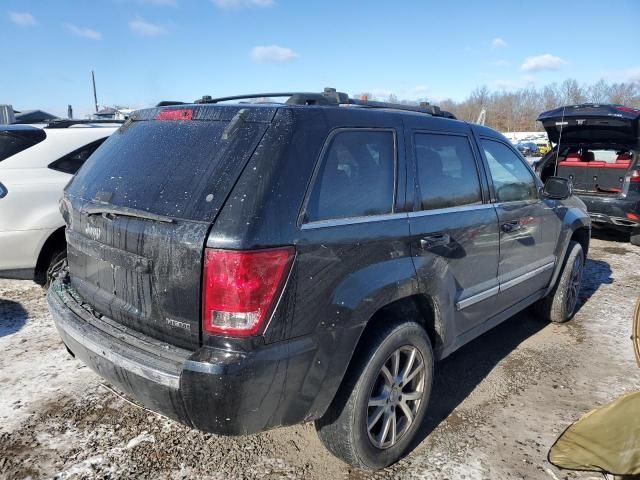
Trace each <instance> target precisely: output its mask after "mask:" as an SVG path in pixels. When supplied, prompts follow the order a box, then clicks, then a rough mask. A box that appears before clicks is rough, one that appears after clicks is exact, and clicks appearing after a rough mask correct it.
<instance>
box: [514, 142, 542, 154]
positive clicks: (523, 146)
mask: <svg viewBox="0 0 640 480" xmlns="http://www.w3.org/2000/svg"><path fill="white" fill-rule="evenodd" d="M516 148H517V149H518V151H519V152H520V153H521V154H522V155H524V156H525V157H533V156H535V155H538V146H537V145H536V144H535V143H533V142H520V143H518V144H517V145H516Z"/></svg>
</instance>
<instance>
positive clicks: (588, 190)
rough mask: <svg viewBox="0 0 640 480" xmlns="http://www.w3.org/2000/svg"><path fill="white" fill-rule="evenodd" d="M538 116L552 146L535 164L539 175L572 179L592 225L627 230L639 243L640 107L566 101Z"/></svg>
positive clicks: (632, 238)
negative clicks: (568, 103)
mask: <svg viewBox="0 0 640 480" xmlns="http://www.w3.org/2000/svg"><path fill="white" fill-rule="evenodd" d="M538 120H539V121H540V122H542V125H543V126H544V128H545V129H546V131H547V133H548V135H549V140H551V141H552V142H553V143H554V144H555V145H556V146H555V147H554V148H553V150H552V151H550V152H549V153H548V154H547V155H545V156H544V157H543V158H542V159H541V160H540V161H539V162H538V163H537V164H536V171H537V172H538V174H539V175H540V178H542V180H543V181H544V180H545V179H546V178H547V177H549V176H552V175H558V176H561V177H564V178H568V179H569V180H571V182H572V184H573V189H574V191H575V193H576V194H577V195H578V196H579V197H580V198H581V199H582V201H584V203H585V204H586V206H587V209H588V210H589V215H591V220H592V222H593V224H594V226H599V227H604V228H612V229H616V230H622V231H627V232H629V233H630V234H631V243H633V244H634V245H640V161H639V160H638V158H639V157H640V128H639V126H638V124H639V123H640V110H639V109H635V108H629V107H625V106H622V105H596V104H591V103H590V104H581V105H569V106H566V107H560V108H557V109H555V110H550V111H548V112H544V113H541V114H540V116H539V117H538Z"/></svg>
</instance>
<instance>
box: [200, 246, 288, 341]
mask: <svg viewBox="0 0 640 480" xmlns="http://www.w3.org/2000/svg"><path fill="white" fill-rule="evenodd" d="M294 255H295V250H294V248H293V247H284V248H275V249H269V250H250V251H232V250H217V249H210V248H207V249H206V250H205V253H204V272H203V285H202V330H203V331H204V332H205V333H211V334H215V335H229V336H238V337H246V336H250V335H256V334H259V333H262V332H263V331H264V327H265V325H264V324H265V322H266V321H267V320H268V318H269V315H271V313H272V312H273V308H274V307H275V303H276V301H277V298H278V296H279V293H280V291H281V290H282V287H283V285H284V283H285V281H286V278H287V276H288V274H289V270H290V269H291V264H292V262H293V257H294Z"/></svg>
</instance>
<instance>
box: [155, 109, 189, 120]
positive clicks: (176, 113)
mask: <svg viewBox="0 0 640 480" xmlns="http://www.w3.org/2000/svg"><path fill="white" fill-rule="evenodd" d="M192 118H193V110H192V109H190V108H179V109H170V110H160V112H159V113H158V115H156V120H173V121H180V120H183V121H185V120H191V119H192Z"/></svg>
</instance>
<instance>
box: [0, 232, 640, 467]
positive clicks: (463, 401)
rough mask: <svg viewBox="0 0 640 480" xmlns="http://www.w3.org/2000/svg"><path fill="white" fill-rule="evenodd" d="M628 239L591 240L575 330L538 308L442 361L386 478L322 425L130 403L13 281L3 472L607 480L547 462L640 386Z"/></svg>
mask: <svg viewBox="0 0 640 480" xmlns="http://www.w3.org/2000/svg"><path fill="white" fill-rule="evenodd" d="M620 240H621V239H620V238H617V237H608V236H607V237H602V236H601V237H600V239H594V240H593V241H592V249H591V251H590V254H589V257H590V259H589V261H588V263H587V267H586V272H585V282H584V285H583V290H582V293H581V298H582V305H581V308H580V310H579V311H578V313H577V315H576V317H575V319H574V320H573V321H572V322H570V323H568V324H565V325H549V324H546V323H544V322H542V321H540V320H538V319H536V318H535V317H534V316H533V315H532V314H531V312H529V311H525V312H523V313H521V314H519V315H517V316H515V317H513V318H511V319H510V320H508V321H507V322H505V323H503V324H502V325H500V326H499V327H497V328H495V329H494V330H492V331H491V332H489V333H487V334H485V335H484V336H482V337H480V338H478V339H477V340H475V341H473V342H471V343H470V344H468V345H466V346H465V347H464V348H462V349H461V350H460V351H458V352H456V353H455V354H454V355H452V356H451V357H449V358H447V359H446V360H444V361H442V362H441V363H439V364H437V365H436V380H435V385H434V389H433V397H432V401H431V405H430V413H429V416H428V418H427V421H426V423H425V425H424V428H423V431H422V434H421V436H420V443H419V445H418V446H417V447H416V448H415V450H414V451H413V452H412V453H411V454H410V455H408V456H407V457H406V458H405V459H404V460H402V461H401V462H399V463H398V464H397V465H394V466H393V467H391V468H389V469H387V470H384V471H382V472H378V473H376V474H375V475H367V474H364V473H362V472H358V471H353V470H352V469H350V468H349V467H348V466H347V465H345V464H343V463H341V462H340V461H338V460H336V459H335V458H333V457H332V456H330V455H329V454H328V453H327V452H326V451H325V450H324V449H323V447H322V445H321V444H320V442H319V440H318V439H317V438H316V436H315V431H314V429H313V426H312V425H301V426H296V427H290V428H283V429H280V430H275V431H271V432H267V433H263V434H260V435H254V436H248V437H238V438H224V437H218V436H215V435H207V434H202V433H199V432H195V431H191V430H189V429H187V428H185V427H183V426H181V425H179V424H177V423H175V422H173V421H171V420H167V419H165V418H163V417H161V416H159V415H156V414H154V413H152V412H149V411H147V410H145V409H142V408H140V407H138V406H136V405H134V404H132V403H129V402H128V401H125V400H124V399H122V398H120V397H119V396H117V395H116V394H115V393H113V392H112V391H110V390H108V389H107V388H105V387H104V386H103V385H102V381H101V379H100V378H99V377H98V376H96V375H95V374H93V373H92V372H91V371H90V370H89V369H88V368H86V367H84V366H83V365H82V364H81V363H80V362H79V361H77V360H74V359H73V358H71V357H70V356H69V355H68V354H67V352H66V351H65V349H64V347H63V346H62V344H61V343H60V340H59V338H58V336H57V334H56V331H55V328H54V326H53V324H52V322H51V319H50V316H49V314H48V312H47V309H46V306H45V299H44V295H43V292H42V290H41V289H40V288H39V287H37V286H35V285H34V284H33V283H31V282H22V281H7V280H0V352H2V353H1V354H0V386H1V389H0V478H11V479H14V478H50V477H53V478H59V479H80V478H152V479H164V478H171V479H182V478H203V479H225V480H229V479H236V478H263V479H275V478H305V479H324V478H334V479H338V478H353V479H356V478H357V479H362V478H370V477H371V478H379V479H383V478H416V479H417V478H436V479H451V480H453V479H502V478H504V479H517V478H533V479H537V478H540V479H545V478H547V479H564V478H571V479H572V478H580V479H585V478H602V477H600V476H596V475H594V474H585V473H582V474H577V473H571V472H566V471H559V470H558V469H556V468H555V467H553V466H551V465H550V464H549V463H548V462H547V461H546V455H547V452H548V450H549V447H550V446H551V445H552V444H553V442H554V440H555V439H556V437H557V436H558V435H559V434H560V433H561V432H562V431H563V430H564V428H565V427H566V426H567V425H568V424H569V423H571V422H572V421H573V420H575V419H577V418H578V417H579V416H580V415H582V414H583V413H585V412H586V411H588V410H590V409H591V408H593V407H595V406H597V405H601V404H603V403H606V402H608V401H609V400H612V399H614V398H616V397H617V396H619V395H621V394H622V393H624V392H628V391H632V390H637V389H640V371H639V370H638V368H637V366H636V365H635V362H634V359H633V352H632V348H631V343H630V341H629V335H630V327H631V315H632V310H633V305H634V302H635V299H636V298H637V297H638V294H639V293H640V268H639V266H640V248H638V247H634V246H631V245H630V244H629V243H625V242H623V241H620Z"/></svg>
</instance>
